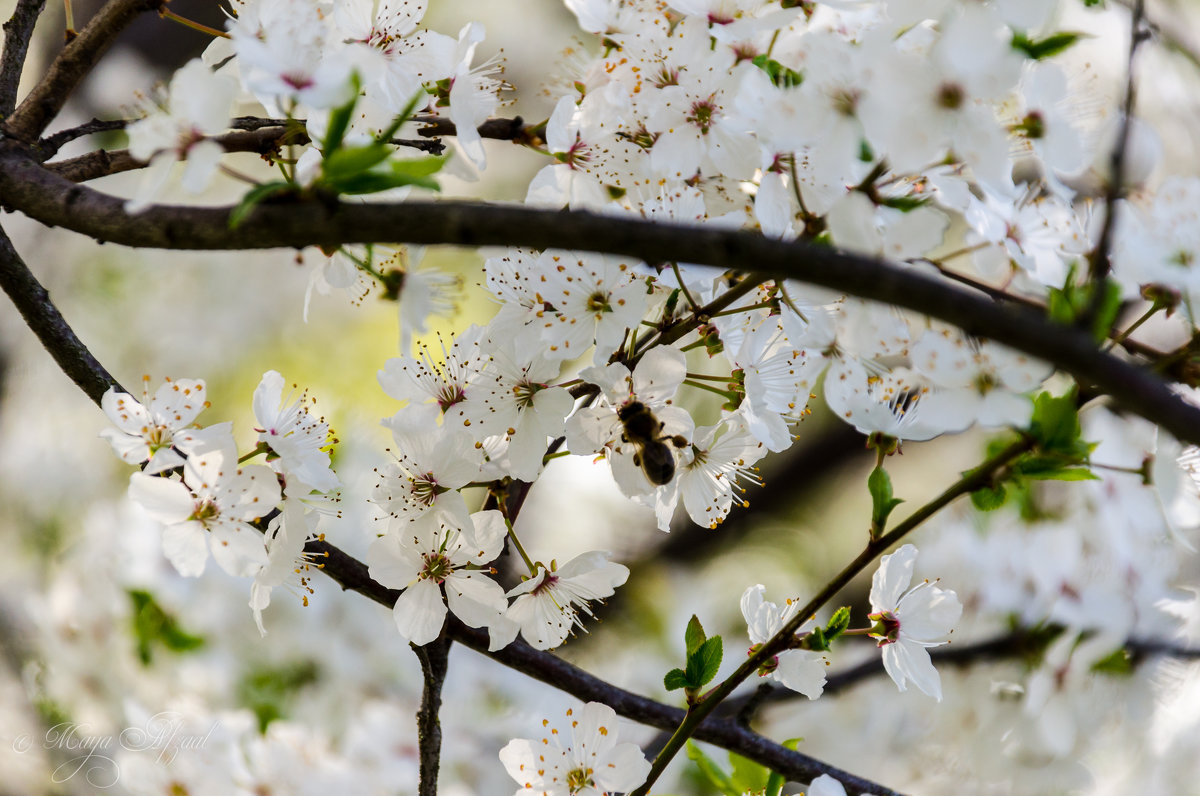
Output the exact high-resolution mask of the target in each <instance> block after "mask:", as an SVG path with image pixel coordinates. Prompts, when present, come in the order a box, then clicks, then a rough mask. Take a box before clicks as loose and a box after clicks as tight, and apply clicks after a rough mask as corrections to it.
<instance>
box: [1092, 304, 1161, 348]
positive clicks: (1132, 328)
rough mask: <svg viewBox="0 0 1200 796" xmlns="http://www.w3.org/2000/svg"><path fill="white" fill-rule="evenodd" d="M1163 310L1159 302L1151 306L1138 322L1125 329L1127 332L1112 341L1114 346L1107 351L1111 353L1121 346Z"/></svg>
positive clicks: (1110, 346)
mask: <svg viewBox="0 0 1200 796" xmlns="http://www.w3.org/2000/svg"><path fill="white" fill-rule="evenodd" d="M1162 308H1163V307H1162V304H1160V303H1159V302H1157V301H1156V302H1154V303H1153V304H1151V305H1150V309H1148V310H1146V311H1145V312H1144V313H1142V316H1141V317H1140V318H1138V319H1137V320H1136V321H1134V322H1133V323H1131V324H1130V325H1129V326H1128V327H1127V328H1126V329H1125V331H1123V332H1121V333H1120V334H1118V335H1117V336H1116V337H1114V338H1113V339H1112V344H1111V345H1109V347H1108V348H1107V349H1106V350H1108V351H1111V350H1112V349H1114V348H1116V347H1117V346H1119V345H1120V344H1121V343H1123V342H1125V339H1126V338H1127V337H1129V335H1131V334H1133V333H1134V332H1136V331H1137V330H1138V327H1140V326H1141V325H1142V324H1143V323H1145V322H1146V321H1148V320H1150V319H1151V318H1153V317H1154V316H1155V315H1156V314H1157V313H1158V311H1159V310H1161V309H1162Z"/></svg>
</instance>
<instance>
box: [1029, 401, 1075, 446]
mask: <svg viewBox="0 0 1200 796" xmlns="http://www.w3.org/2000/svg"><path fill="white" fill-rule="evenodd" d="M1076 392H1077V389H1076V388H1075V387H1072V388H1071V389H1070V390H1068V391H1067V392H1066V394H1064V395H1061V396H1057V397H1056V396H1053V395H1051V394H1050V393H1048V392H1043V393H1041V394H1040V395H1038V396H1037V397H1036V398H1034V400H1033V416H1032V418H1031V419H1030V423H1029V433H1030V434H1031V435H1032V436H1033V438H1034V439H1035V440H1037V442H1038V446H1039V447H1040V448H1041V449H1042V450H1043V451H1045V452H1048V453H1056V452H1063V453H1073V452H1074V451H1075V450H1076V444H1077V443H1079V442H1080V440H1079V434H1080V426H1079V410H1078V409H1077V408H1076Z"/></svg>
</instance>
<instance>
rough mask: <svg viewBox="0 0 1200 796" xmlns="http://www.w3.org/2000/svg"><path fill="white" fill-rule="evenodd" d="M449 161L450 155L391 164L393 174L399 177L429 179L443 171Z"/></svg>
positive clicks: (396, 161) (395, 161)
mask: <svg viewBox="0 0 1200 796" xmlns="http://www.w3.org/2000/svg"><path fill="white" fill-rule="evenodd" d="M449 159H450V156H449V155H430V156H429V157H424V158H413V159H410V160H393V161H392V162H391V168H392V174H395V175H397V176H399V175H404V176H407V177H412V178H414V179H416V178H418V177H428V176H430V175H432V174H437V173H438V172H439V171H441V170H442V167H443V166H445V165H446V161H447V160H449Z"/></svg>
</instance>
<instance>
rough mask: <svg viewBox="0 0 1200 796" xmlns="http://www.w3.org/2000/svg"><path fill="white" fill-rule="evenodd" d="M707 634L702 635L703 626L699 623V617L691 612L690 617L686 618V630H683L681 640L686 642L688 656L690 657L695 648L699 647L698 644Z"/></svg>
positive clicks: (701, 642)
mask: <svg viewBox="0 0 1200 796" xmlns="http://www.w3.org/2000/svg"><path fill="white" fill-rule="evenodd" d="M706 638H708V636H706V635H704V626H703V625H701V624H700V617H698V616H696V615H695V614H692V618H691V619H689V620H688V623H687V630H685V631H683V640H684V643H685V644H687V654H688V657H689V658H690V657H692V655H694V654H695V653H696V650H698V649H700V645H701V644H703V643H704V640H705V639H706Z"/></svg>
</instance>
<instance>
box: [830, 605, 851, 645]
mask: <svg viewBox="0 0 1200 796" xmlns="http://www.w3.org/2000/svg"><path fill="white" fill-rule="evenodd" d="M849 627H850V607H849V606H846V605H843V606H842V607H841V608H839V609H837V610H836V611H834V612H833V616H831V617H829V623H828V624H826V625H825V638H826V639H827V640H829V641H833V640H834V639H836V638H837V637H838V636H840V635H842V634H843V633H845V632H846V630H847V629H848V628H849Z"/></svg>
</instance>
